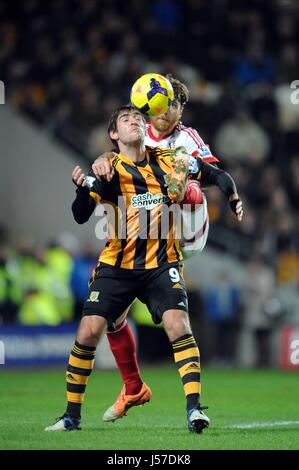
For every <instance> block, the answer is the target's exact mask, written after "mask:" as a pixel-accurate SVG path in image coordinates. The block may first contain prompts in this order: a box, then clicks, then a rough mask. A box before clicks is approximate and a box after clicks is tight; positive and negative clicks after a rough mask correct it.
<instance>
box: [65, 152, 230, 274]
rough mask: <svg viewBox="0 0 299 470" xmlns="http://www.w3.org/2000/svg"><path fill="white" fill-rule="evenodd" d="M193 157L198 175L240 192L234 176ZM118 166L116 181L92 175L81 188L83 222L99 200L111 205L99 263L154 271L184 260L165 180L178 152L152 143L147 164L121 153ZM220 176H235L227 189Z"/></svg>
mask: <svg viewBox="0 0 299 470" xmlns="http://www.w3.org/2000/svg"><path fill="white" fill-rule="evenodd" d="M191 158H192V159H193V160H194V161H193V162H192V165H191V166H190V171H191V173H190V174H191V176H192V178H194V179H198V180H201V181H202V180H204V181H203V182H204V183H205V184H209V183H211V184H217V185H218V186H219V187H220V188H221V189H222V190H223V191H224V192H226V193H227V194H228V193H229V192H230V194H231V193H232V192H234V185H233V186H232V184H231V182H232V180H231V178H230V177H229V175H227V174H226V173H224V172H223V171H222V170H219V169H217V168H215V167H213V166H212V165H209V164H208V163H204V162H202V160H201V159H197V158H194V157H191ZM112 165H113V166H114V169H115V174H114V176H113V178H112V180H111V181H110V182H107V181H106V180H104V179H101V180H99V179H97V178H95V176H94V175H93V174H92V173H90V174H89V176H88V177H87V181H88V186H89V190H88V189H87V188H78V189H77V198H76V200H75V202H74V203H73V207H72V208H73V214H74V217H75V219H76V220H77V222H78V223H84V222H85V221H86V220H88V219H89V217H90V215H91V213H92V212H93V210H94V208H95V206H96V204H98V203H100V202H101V203H103V204H104V205H105V209H106V213H107V221H108V227H109V230H108V231H109V239H108V242H107V245H106V247H105V249H104V250H103V251H102V252H101V254H100V257H99V262H103V263H107V264H109V265H112V266H118V267H120V268H125V269H140V268H142V269H152V268H157V267H159V266H161V265H162V264H164V263H175V262H178V261H181V260H182V258H183V257H182V252H181V249H180V244H179V238H178V237H176V230H175V221H174V218H175V216H174V213H173V212H172V211H171V210H169V208H170V206H171V202H170V200H169V197H168V194H167V186H166V183H165V179H164V177H165V175H167V174H169V173H170V172H171V169H172V150H169V149H161V148H159V147H155V148H154V147H146V153H145V158H144V160H143V161H141V162H133V161H132V160H130V159H129V158H126V157H125V156H123V155H121V154H117V155H115V156H114V158H113V159H112ZM220 174H224V175H227V176H228V177H229V178H230V180H229V182H228V181H226V187H225V188H224V187H221V184H219V183H220V180H219V181H217V177H216V175H217V176H218V177H219V176H220ZM203 177H204V178H203ZM218 179H219V178H218ZM220 179H221V178H220ZM232 183H233V182H232ZM222 186H223V184H222ZM227 187H229V190H228V191H227ZM164 213H166V217H164ZM165 227H166V228H165Z"/></svg>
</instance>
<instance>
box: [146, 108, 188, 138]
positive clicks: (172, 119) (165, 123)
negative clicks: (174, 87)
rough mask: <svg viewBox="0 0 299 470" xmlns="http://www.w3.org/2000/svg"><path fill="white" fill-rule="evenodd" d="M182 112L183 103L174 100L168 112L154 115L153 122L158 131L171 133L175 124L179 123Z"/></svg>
mask: <svg viewBox="0 0 299 470" xmlns="http://www.w3.org/2000/svg"><path fill="white" fill-rule="evenodd" d="M182 112H183V109H182V105H181V103H180V102H179V101H177V100H174V101H173V103H172V105H171V106H169V108H168V110H167V111H166V113H164V114H159V116H152V117H151V123H152V125H153V126H154V127H155V129H157V131H159V132H162V133H163V134H165V135H167V134H171V132H172V131H173V129H174V128H175V126H176V125H177V124H178V123H179V121H180V119H181V117H182Z"/></svg>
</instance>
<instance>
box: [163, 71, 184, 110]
mask: <svg viewBox="0 0 299 470" xmlns="http://www.w3.org/2000/svg"><path fill="white" fill-rule="evenodd" d="M166 78H167V79H168V80H169V81H170V83H171V85H172V88H173V91H174V97H175V99H176V100H177V101H179V102H180V103H181V105H182V106H185V104H186V103H188V101H189V90H188V88H187V86H186V85H185V83H182V82H180V80H178V79H177V78H174V77H173V76H172V75H171V74H170V73H168V74H167V75H166Z"/></svg>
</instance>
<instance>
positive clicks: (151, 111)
mask: <svg viewBox="0 0 299 470" xmlns="http://www.w3.org/2000/svg"><path fill="white" fill-rule="evenodd" d="M130 98H131V103H132V104H133V105H134V106H136V108H137V109H138V110H139V111H140V112H141V113H142V114H145V115H147V116H157V115H158V114H163V113H165V112H166V111H167V109H168V108H169V106H170V105H171V103H172V101H173V100H174V92H173V88H172V85H171V83H170V81H169V80H168V79H167V78H166V77H164V76H163V75H160V74H158V73H147V74H145V75H142V76H141V77H140V78H138V80H136V82H135V83H134V85H133V86H132V89H131V97H130Z"/></svg>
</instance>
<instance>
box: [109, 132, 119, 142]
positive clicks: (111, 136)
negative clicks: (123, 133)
mask: <svg viewBox="0 0 299 470" xmlns="http://www.w3.org/2000/svg"><path fill="white" fill-rule="evenodd" d="M109 137H110V139H112V140H117V139H118V132H117V131H112V130H111V131H110V132H109Z"/></svg>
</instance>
